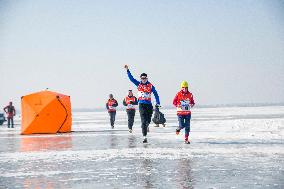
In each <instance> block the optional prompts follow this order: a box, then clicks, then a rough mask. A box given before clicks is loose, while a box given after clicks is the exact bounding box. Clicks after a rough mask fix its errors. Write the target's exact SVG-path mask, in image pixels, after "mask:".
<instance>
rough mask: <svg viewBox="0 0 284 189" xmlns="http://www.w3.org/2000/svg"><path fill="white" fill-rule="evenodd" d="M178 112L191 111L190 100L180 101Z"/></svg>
mask: <svg viewBox="0 0 284 189" xmlns="http://www.w3.org/2000/svg"><path fill="white" fill-rule="evenodd" d="M178 110H179V111H189V110H190V104H189V100H182V101H180V107H178Z"/></svg>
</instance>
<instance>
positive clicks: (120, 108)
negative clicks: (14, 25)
mask: <svg viewBox="0 0 284 189" xmlns="http://www.w3.org/2000/svg"><path fill="white" fill-rule="evenodd" d="M263 106H284V103H240V104H215V105H196V106H195V107H196V108H221V107H263ZM162 109H175V108H174V107H173V106H162ZM117 110H125V108H124V107H119V108H117ZM72 111H73V112H104V111H106V109H105V108H74V109H73V110H72Z"/></svg>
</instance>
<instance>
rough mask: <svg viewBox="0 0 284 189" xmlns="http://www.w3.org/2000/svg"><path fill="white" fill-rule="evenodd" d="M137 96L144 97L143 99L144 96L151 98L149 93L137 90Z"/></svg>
mask: <svg viewBox="0 0 284 189" xmlns="http://www.w3.org/2000/svg"><path fill="white" fill-rule="evenodd" d="M138 97H140V98H144V99H145V98H151V93H147V92H142V91H139V92H138Z"/></svg>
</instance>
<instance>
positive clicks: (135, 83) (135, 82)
mask: <svg viewBox="0 0 284 189" xmlns="http://www.w3.org/2000/svg"><path fill="white" fill-rule="evenodd" d="M124 68H125V69H126V70H127V76H128V78H129V80H130V81H131V82H132V83H134V85H136V86H138V85H139V83H140V82H139V81H138V80H136V79H134V77H133V76H132V74H131V72H130V70H129V69H128V66H127V65H125V66H124Z"/></svg>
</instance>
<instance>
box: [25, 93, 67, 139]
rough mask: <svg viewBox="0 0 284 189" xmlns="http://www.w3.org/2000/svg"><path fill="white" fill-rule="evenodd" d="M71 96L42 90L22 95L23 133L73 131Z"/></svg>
mask: <svg viewBox="0 0 284 189" xmlns="http://www.w3.org/2000/svg"><path fill="white" fill-rule="evenodd" d="M71 116H72V115H71V102H70V96H67V95H63V94H59V93H56V92H52V91H41V92H37V93H33V94H30V95H26V96H23V97H22V131H21V134H39V133H57V132H59V133H64V132H71V125H72V117H71Z"/></svg>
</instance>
